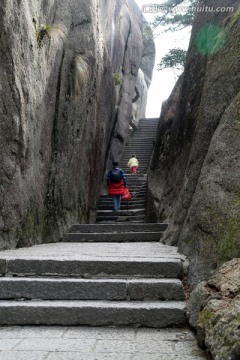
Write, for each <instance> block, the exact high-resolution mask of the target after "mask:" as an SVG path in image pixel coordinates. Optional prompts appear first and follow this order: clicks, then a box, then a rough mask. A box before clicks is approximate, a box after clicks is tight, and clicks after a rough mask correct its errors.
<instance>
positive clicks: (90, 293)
mask: <svg viewBox="0 0 240 360" xmlns="http://www.w3.org/2000/svg"><path fill="white" fill-rule="evenodd" d="M0 286H1V292H0V300H6V299H12V300H17V299H19V300H37V299H38V300H108V301H114V300H122V301H123V300H126V301H130V300H133V301H136V300H138V301H140V300H144V299H148V300H178V301H179V300H184V292H183V286H182V283H181V281H180V280H179V279H154V278H148V279H144V278H143V279H141V278H139V279H62V278H52V279H51V278H34V277H32V278H26V277H25V278H16V277H14V278H6V277H3V278H0Z"/></svg>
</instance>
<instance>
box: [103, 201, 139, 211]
mask: <svg viewBox="0 0 240 360" xmlns="http://www.w3.org/2000/svg"><path fill="white" fill-rule="evenodd" d="M127 203H128V204H127ZM136 208H137V209H145V204H144V203H143V204H142V205H141V206H139V205H138V206H136V205H134V204H131V202H128V201H127V202H125V201H122V202H121V210H134V209H136ZM112 209H113V205H112V203H111V204H110V203H109V204H107V205H98V207H97V210H108V211H110V210H112Z"/></svg>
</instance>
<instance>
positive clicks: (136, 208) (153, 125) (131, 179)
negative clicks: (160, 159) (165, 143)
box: [96, 119, 158, 223]
mask: <svg viewBox="0 0 240 360" xmlns="http://www.w3.org/2000/svg"><path fill="white" fill-rule="evenodd" d="M157 126H158V119H141V120H140V121H139V124H138V129H137V130H135V131H134V132H133V135H132V136H131V137H130V138H129V140H128V142H127V144H126V147H125V151H124V153H123V156H122V159H121V163H120V167H121V168H122V169H123V170H124V173H125V176H126V179H127V186H128V188H129V190H130V193H131V195H132V197H133V199H132V201H130V202H124V201H122V204H121V210H120V211H118V212H115V213H113V211H112V200H111V198H110V197H109V196H108V195H102V196H101V197H100V201H99V205H98V209H97V217H96V222H97V223H109V222H124V221H131V222H132V221H134V222H139V223H141V222H142V223H143V222H144V221H145V203H146V186H147V169H148V166H149V163H150V160H151V155H152V152H153V148H154V143H155V139H156V134H157ZM132 154H136V157H137V159H138V161H139V167H138V170H137V174H136V175H135V174H134V175H133V174H132V173H131V170H130V169H129V168H128V166H127V164H128V161H129V158H131V156H132Z"/></svg>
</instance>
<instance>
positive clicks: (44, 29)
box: [34, 23, 66, 47]
mask: <svg viewBox="0 0 240 360" xmlns="http://www.w3.org/2000/svg"><path fill="white" fill-rule="evenodd" d="M34 26H35V31H36V37H37V43H38V46H39V47H41V46H42V41H43V38H44V37H45V36H46V37H47V38H48V39H51V38H52V37H56V36H60V37H61V38H62V40H65V39H66V35H65V34H64V32H63V30H62V29H61V28H60V26H59V25H54V24H52V25H44V24H41V26H40V28H37V26H36V23H34Z"/></svg>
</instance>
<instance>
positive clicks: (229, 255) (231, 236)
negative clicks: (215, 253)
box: [219, 215, 240, 262]
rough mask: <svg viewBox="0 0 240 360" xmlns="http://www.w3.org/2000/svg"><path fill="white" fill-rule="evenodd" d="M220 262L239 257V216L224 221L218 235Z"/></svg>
mask: <svg viewBox="0 0 240 360" xmlns="http://www.w3.org/2000/svg"><path fill="white" fill-rule="evenodd" d="M220 241H221V243H220V250H219V252H220V260H221V261H222V262H225V261H228V260H231V259H233V258H234V257H236V258H237V257H240V215H238V216H230V217H228V218H227V219H226V221H225V223H224V227H223V229H222V232H221V234H220Z"/></svg>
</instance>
